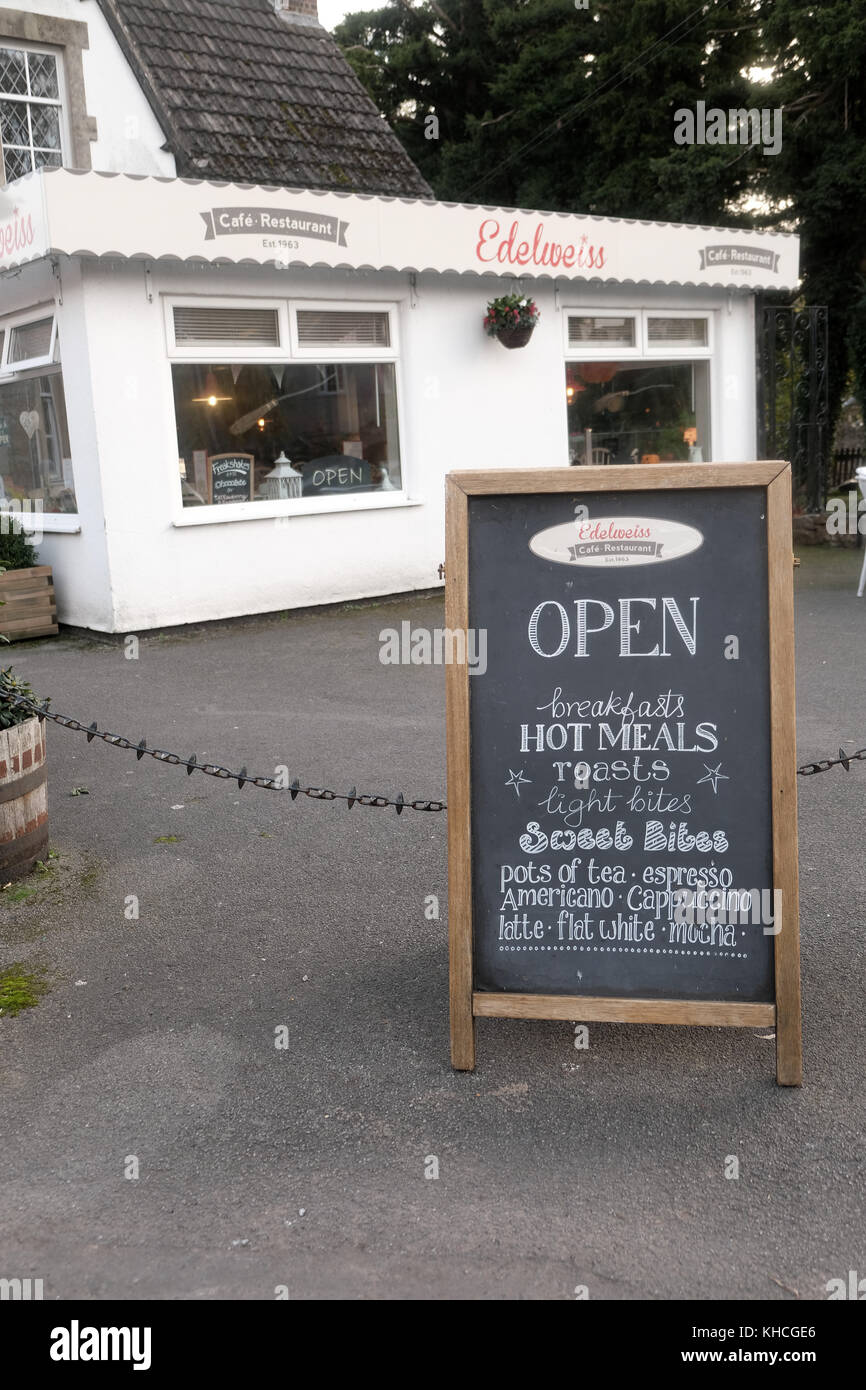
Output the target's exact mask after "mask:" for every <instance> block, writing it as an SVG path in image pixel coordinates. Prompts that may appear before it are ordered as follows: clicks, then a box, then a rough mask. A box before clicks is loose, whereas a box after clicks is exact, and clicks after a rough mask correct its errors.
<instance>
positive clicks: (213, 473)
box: [172, 362, 402, 507]
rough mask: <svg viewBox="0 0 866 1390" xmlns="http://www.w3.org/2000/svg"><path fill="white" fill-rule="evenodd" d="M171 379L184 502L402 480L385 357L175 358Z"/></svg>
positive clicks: (352, 489) (370, 487) (391, 372)
mask: <svg viewBox="0 0 866 1390" xmlns="http://www.w3.org/2000/svg"><path fill="white" fill-rule="evenodd" d="M172 379H173V385H174V401H175V415H176V419H177V432H178V459H179V466H180V472H181V490H182V495H183V503H184V506H186V507H190V506H204V505H208V504H211V503H218V502H220V501H241V500H248V501H266V500H271V499H272V498H274V497H280V496H292V495H299V496H304V497H307V496H322V495H325V496H333V495H341V494H350V493H361V492H377V491H392V490H399V488H400V487H401V485H402V483H401V469H400V444H399V431H398V424H397V392H396V373H395V366H394V363H392V362H387V363H369V362H350V363H336V364H318V363H308V362H291V363H278V364H274V365H268V364H262V363H243V364H236V365H230V366H226V365H219V364H211V365H207V364H187V363H176V364H174V365H173V366H172ZM289 465H291V467H289ZM293 475H294V476H295V477H296V488H297V490H296V491H295V490H294V489H293V487H292V476H293ZM215 480H216V482H215Z"/></svg>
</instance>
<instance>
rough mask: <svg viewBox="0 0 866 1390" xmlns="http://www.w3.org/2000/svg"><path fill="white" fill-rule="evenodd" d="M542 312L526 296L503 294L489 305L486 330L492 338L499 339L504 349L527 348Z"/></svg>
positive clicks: (485, 320)
mask: <svg viewBox="0 0 866 1390" xmlns="http://www.w3.org/2000/svg"><path fill="white" fill-rule="evenodd" d="M540 317H541V312H540V310H539V308H538V305H537V304H536V303H535V301H534V300H532V299H527V297H526V295H519V294H502V295H500V296H499V298H498V299H491V301H490V303H489V304H488V305H487V313H486V315H485V318H484V328H485V330H486V332H487V333H489V335H490V337H491V338H498V339H499V341H500V343H501V344H502V346H503V347H507V348H521V347H526V344H527V343H528V342H529V340H530V338H531V337H532V331H533V329H534V328H535V325H536V324H537V323H538V320H539V319H540Z"/></svg>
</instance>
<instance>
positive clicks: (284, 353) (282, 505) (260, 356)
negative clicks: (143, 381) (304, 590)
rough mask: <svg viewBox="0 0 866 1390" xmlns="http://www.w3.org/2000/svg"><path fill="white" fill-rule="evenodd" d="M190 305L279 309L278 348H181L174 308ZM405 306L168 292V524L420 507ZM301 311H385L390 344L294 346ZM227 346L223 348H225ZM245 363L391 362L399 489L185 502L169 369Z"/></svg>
mask: <svg viewBox="0 0 866 1390" xmlns="http://www.w3.org/2000/svg"><path fill="white" fill-rule="evenodd" d="M176 307H177V308H184V307H194V308H215V309H230V308H250V309H260V308H276V309H277V310H278V322H279V325H280V342H281V344H282V346H280V347H266V348H259V347H258V346H253V347H252V348H250V347H248V346H244V345H243V344H239V345H237V346H236V347H234V348H231V349H230V350H228V351H225V350H223V349H221V350H220V351H215V352H211V349H210V347H209V345H208V344H207V343H206V342H205V343H193V344H187V343H183V344H181V345H180V346H178V344H177V343H176V341H175V336H174V310H175V308H176ZM404 307H405V304H404V301H402V300H397V299H392V300H364V299H291V300H289V299H279V298H273V297H261V298H256V297H252V298H249V297H248V298H240V297H238V296H236V295H181V294H172V293H168V294H165V295H164V296H163V309H164V321H165V325H166V328H165V331H166V347H167V362H166V372H167V400H168V407H169V411H170V421H171V438H172V451H173V452H172V457H171V460H170V462H171V468H172V476H173V478H175V477H176V481H175V482H174V484H173V486H174V499H175V502H174V512H173V516H172V523H171V524H172V525H173V526H176V527H181V526H209V525H213V524H219V523H226V522H231V521H266V520H269V519H270V520H273V519H274V518H275V517H277V518H279V517H284V518H286V520H287V521H288V520H289V519H291V518H293V517H302V516H315V515H317V514H321V513H331V512H363V511H378V510H380V509H389V508H394V507H416V506H420V505H421V501H420V499H418V498H415V497H413V496H411V494H410V491H409V478H408V471H409V470H408V464H407V456H408V449H407V434H408V428H409V427H408V415H407V412H406V405H405V399H404V393H403V373H402V365H403V364H402V361H401V359H400V353H399V341H400V339H399V323H400V313H401V310H402V309H403V308H404ZM298 309H314V310H332V311H335V312H340V311H343V312H345V311H346V310H349V311H353V312H355V311H357V312H360V313H362V312H364V311H365V310H368V311H373V312H378V313H387V314H388V316H389V336H390V339H391V345H390V347H387V348H385V347H376V346H374V345H370V346H368V345H366V344H363V345H362V344H358V345H356V346H353V347H348V348H347V347H345V346H340V345H334V347H333V350H332V351H328V350H326V349H325V348H324V347H315V346H314V347H312V348H309V347H307V346H306V345H305V346H304V347H299V345H298V341H297V319H296V314H297V310H298ZM223 348H224V345H223ZM244 362H268V363H273V364H274V365H278V364H285V365H290V364H291V363H292V362H319V363H321V364H322V365H323V366H329V365H339V364H340V363H347V364H349V363H352V362H357V363H359V364H361V363H363V362H369V363H370V364H373V365H375V364H376V363H389V362H393V364H394V384H395V394H396V398H397V431H398V436H399V448H400V487H399V488H395V489H394V491H392V492H375V491H371V492H357V493H353V494H347V495H346V496H345V497H339V496H334V495H330V496H325V497H312V496H311V497H299V498H285V499H281V500H279V501H268V500H266V499H264V498H256V499H254V500H251V501H249V502H228V503H222V504H220V505H218V506H214V505H213V504H206V505H205V506H198V507H184V505H183V499H182V492H181V486H180V477H179V474H178V473H177V447H178V446H177V418H176V416H175V411H174V382H173V378H172V370H171V369H172V366H173V365H174V364H179V363H190V364H191V363H198V364H199V365H202V366H208V365H210V364H211V363H214V364H223V363H233V364H235V365H240V364H242V363H244Z"/></svg>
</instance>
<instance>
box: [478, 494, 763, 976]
mask: <svg viewBox="0 0 866 1390" xmlns="http://www.w3.org/2000/svg"><path fill="white" fill-rule="evenodd" d="M532 502H533V504H532V506H531V507H527V506H526V505H525V502H524V500H523V499H521V498H516V497H489V498H488V497H483V498H482V497H475V498H472V499H471V500H470V503H469V534H470V542H469V594H470V600H469V625H470V627H471V628H473V629H476V630H486V632H487V671H486V674H485V675H483V676H481V675H480V674H479V675H477V676H473V678H472V679H471V680H470V685H469V693H470V700H471V717H472V730H473V738H472V762H471V779H472V824H473V922H474V931H475V984H476V989H482V990H494V989H521V988H522V989H526V988H531V989H533V990H537V991H538V992H540V993H545V994H547V993H562V994H591V995H614V996H620V995H623V994H630V993H635V994H640V995H642V996H644V997H646V998H661V997H664V998H669V999H676V998H701V997H707V998H712V999H749V1000H764V1001H768V1002H769V1001H771V1000H772V999H773V937H772V935H769V936H765V935H764V934H763V931H762V924H760V923H758V924H756V925H751V924H749V925H744V926H739V925H737V926H734V927H731V926H726V927H722V926H715V927H713V926H710V925H708V924H706V923H704V924H703V925H699V924H698V923H697V922H696V923H695V924H692V925H691V926H690V925H689V924H686V923H682V924H677V923H676V922H675V921H672V920H671V918H672V913H673V907H674V905H675V904H674V900H673V890H674V889H676V888H677V887H684V886H688V885H689V884H691V885H692V886H696V885H697V882H698V880H699V879H703V880H706V881H707V886H708V887H711V888H713V887H714V888H723V889H727V890H731V889H733V890H734V891H739V890H743V889H746V890H756V891H757V892H758V893H759V894H760V892H761V891H765V892H767V891H769V892H770V893H772V888H773V844H772V816H771V812H772V807H771V799H770V751H769V730H770V724H769V721H770V701H769V643H768V638H769V623H768V611H767V520H766V510H767V509H766V503H765V500H764V498H763V496H762V494H761V493H760V492H758V491H757V490H756V489H748V488H741V489H737V490H733V489H713V490H709V491H697V490H695V491H691V492H688V491H686V492H682V493H680V494H678V495H677V497H676V499H675V501H674V500H673V499H672V498H671V496H670V494H667V495H666V494H658V493H630V494H623V493H620V494H617V495H615V496H612V497H609V496H601V497H595V498H592V499H590V501H589V506H588V508H587V510H588V513H589V521H588V523H586V524H585V525H584V528H583V529H586V530H588V531H590V532H592V533H596V532H598V531H599V529H602V530H610V529H614V530H617V529H618V530H620V531H623V532H625V531H628V530H629V529H631V530H635V529H640V530H650V529H651V528H649V527H647V526H642V527H634V526H632V527H629V525H628V523H627V519H628V518H639V519H640V520H642V521H645V520H646V519H648V518H652V519H657V520H661V521H670V520H674V521H675V522H676V524H677V525H680V526H686V527H690V528H692V529H693V530H694V531H695V532H696V533H697V535H698V536H699V537H700V543H699V544H698V546H697V548H696V549H694V550H692V551H691V552H690V553H689V554H686V555H682V556H680V557H679V558H675V559H671V560H666V559H665V556H664V549H665V543H664V542H661V546H662V552H663V553H662V555H661V556H660V557H657V558H656V560H655V561H654V562H652V563H646V562H645V561H646V560H647V559H648V558H649V557H648V556H646V555H645V554H644V551H643V550H642V549H641V543H640V542H639V543H638V544H637V545H633V544H632V545H631V546H630V549H629V548H627V547H626V546H625V545H623V546H622V547H621V549H620V552H619V554H618V556H617V559H618V560H619V561H620V563H618V564H606V563H604V561H605V560H606V558H607V556H606V554H605V553H604V551H603V550H602V553H600V554H599V552H598V550H596V554H595V556H588V557H587V558H588V559H596V561H597V563H595V564H592V565H590V564H585V565H579V564H577V563H573V562H572V561H571V557H570V555H566V556H565V557H564V559H566V560H567V561H568V563H559V562H557V561H555V560H552V559H548V558H544V557H543V556H541V555H538V554H534V553H533V551H532V549H531V548H530V546H531V542H532V538H533V536H537V535H539V533H541V534H542V535H543V534H544V532H545V531H551V530H552V528H554V527H559V526H562V525H563V523H565V524H566V526H567V527H568V528H569V533H570V532H571V531H574V529H575V527H574V507H575V506H581V505H585V504H586V502H587V499H586V498H585V497H582V496H580V494H575V496H574V497H573V498H572V497H568V496H562V497H549V496H548V497H545V496H541V497H536V498H533V499H532ZM599 518H601V519H602V526H601V528H599V525H598V519H599ZM611 520H612V521H614V522H617V523H619V526H618V527H613V528H611V526H610V524H609V523H610V522H611ZM632 539H633V538H632ZM555 543H556V538H555V537H554V545H555ZM644 544H650V545H652V544H654V542H648V543H644ZM585 548H587V549H591V544H590V545H587V546H586V547H585ZM632 557H634V559H635V560H637V561H640V562H641V563H629V561H630V560H631V559H632ZM533 620H535V622H536V624H537V627H536V629H535V630H534V633H530V631H529V628H530V624H531V623H532V622H533ZM626 622H628V623H630V624H631V625H632V626H631V627H630V628H629V630H628V631H626V632H624V631H623V625H624V624H625V623H626ZM679 623H681V624H682V625H683V628H684V632H681V631H680V629H679V626H678V624H679ZM604 624H607V626H606V627H605V626H603V625H604ZM582 625H583V626H585V628H586V632H585V633H584V632H583V630H582ZM594 628H603V630H602V631H598V632H596V631H592V629H594ZM732 638H733V639H734V641H733V642H732V641H731V639H732ZM563 642H564V643H565V645H563ZM581 647H582V648H583V649H584V650H585V655H583V654H579V652H580V649H581ZM559 648H561V650H558V649H559ZM692 648H694V650H692ZM624 650H625V652H627V653H628V654H627V655H626V654H624ZM557 651H558V654H556V653H557ZM646 651H656V652H657V653H658V654H657V655H655V656H643V655H639V653H641V652H646ZM726 651H728V652H729V653H730V654H729V655H728V656H726V655H725V653H726ZM734 652H736V659H735V658H734V656H733V653H734ZM575 769H576V770H577V771H576V773H575ZM575 775H576V776H577V780H578V782H579V783H580V784H581V785H579V786H576V785H575ZM605 830H607V832H608V835H607V836H605V835H604V831H605ZM557 832H558V834H557ZM581 832H583V834H581ZM671 836H673V838H674V843H673V845H672V846H670V845H669V841H670V838H671ZM701 836H703V837H706V838H700V837H701ZM598 838H601V839H602V840H603V841H604V842H605V843H604V844H603V845H602V847H596V845H595V843H590V841H593V842H594V841H595V840H596V839H598ZM608 839H610V843H606V842H607V840H608ZM581 840H582V841H583V843H582V844H581ZM554 845H556V846H558V847H557V848H554ZM699 846H700V847H699ZM737 905H739V904H738V903H737ZM706 915H708V914H706V913H705V916H706ZM729 915H733V913H731V914H729ZM739 915H740V914H739V912H738V913H737V916H738V917H739ZM695 916H696V917H697V913H696V914H695ZM539 924H540V925H539Z"/></svg>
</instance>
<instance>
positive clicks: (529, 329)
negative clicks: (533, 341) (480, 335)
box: [496, 323, 535, 348]
mask: <svg viewBox="0 0 866 1390" xmlns="http://www.w3.org/2000/svg"><path fill="white" fill-rule="evenodd" d="M534 332H535V324H534V323H530V324H526V325H525V326H524V327H523V328H500V330H499V332H498V333H497V334H496V336H497V338H498V339H499V341H500V343H501V344H502V346H503V347H507V348H521V347H526V344H527V343H528V342H529V340H530V338H531V337H532V335H533V333H534Z"/></svg>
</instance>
